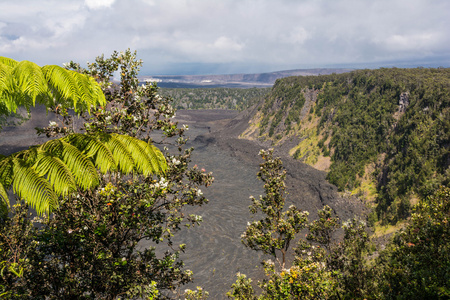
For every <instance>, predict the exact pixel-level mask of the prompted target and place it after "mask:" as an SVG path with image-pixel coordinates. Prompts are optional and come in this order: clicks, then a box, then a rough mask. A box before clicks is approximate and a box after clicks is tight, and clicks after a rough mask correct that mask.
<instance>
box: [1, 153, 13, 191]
mask: <svg viewBox="0 0 450 300" xmlns="http://www.w3.org/2000/svg"><path fill="white" fill-rule="evenodd" d="M12 181H13V163H12V157H2V158H1V159H0V183H1V184H2V185H3V187H4V188H5V189H6V190H8V189H9V188H10V186H11V184H12Z"/></svg>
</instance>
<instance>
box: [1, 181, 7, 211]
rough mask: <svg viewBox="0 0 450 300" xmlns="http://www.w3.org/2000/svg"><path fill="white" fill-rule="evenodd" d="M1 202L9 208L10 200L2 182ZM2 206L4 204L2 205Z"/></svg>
mask: <svg viewBox="0 0 450 300" xmlns="http://www.w3.org/2000/svg"><path fill="white" fill-rule="evenodd" d="M0 198H1V199H0V202H3V203H4V205H3V206H6V207H8V208H9V198H8V193H7V192H6V189H5V187H4V186H3V184H2V183H1V182H0ZM0 205H2V204H0Z"/></svg>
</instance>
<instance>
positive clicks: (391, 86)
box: [243, 68, 450, 223]
mask: <svg viewBox="0 0 450 300" xmlns="http://www.w3.org/2000/svg"><path fill="white" fill-rule="evenodd" d="M449 103H450V69H425V68H417V69H397V68H393V69H378V70H358V71H354V72H351V73H344V74H333V75H324V76H304V77H302V76H301V77H289V78H285V79H280V80H277V82H276V83H275V85H274V87H273V89H272V91H271V92H270V93H269V94H268V95H266V96H265V98H264V100H263V101H261V102H260V104H259V108H258V113H257V114H256V116H255V117H254V118H253V120H252V125H250V127H249V128H248V130H247V131H246V132H244V133H243V136H246V137H247V138H258V139H264V140H271V141H272V142H273V143H275V144H283V143H285V142H287V141H292V140H295V139H298V141H299V142H298V143H297V145H296V146H294V147H292V148H291V151H290V153H291V154H292V155H293V156H294V157H295V158H297V159H302V160H304V161H305V162H306V163H308V164H311V165H313V166H315V167H317V168H319V169H323V170H326V171H328V175H327V178H328V180H329V181H330V182H332V183H333V184H335V185H337V186H338V188H339V189H340V190H341V191H351V192H353V193H358V194H359V195H361V196H364V197H365V198H366V199H368V200H369V201H370V202H371V203H373V204H376V207H377V213H378V216H379V217H380V216H381V217H382V219H383V220H384V221H388V222H392V223H395V222H396V221H398V220H400V219H404V218H406V217H407V216H408V215H409V211H410V206H411V204H414V203H415V202H416V201H417V199H418V198H419V197H424V196H427V195H430V194H432V193H433V191H434V190H435V189H436V188H437V187H438V186H439V185H441V184H445V183H447V182H448V178H449V174H450V171H449V165H450V154H449V144H450V110H449Z"/></svg>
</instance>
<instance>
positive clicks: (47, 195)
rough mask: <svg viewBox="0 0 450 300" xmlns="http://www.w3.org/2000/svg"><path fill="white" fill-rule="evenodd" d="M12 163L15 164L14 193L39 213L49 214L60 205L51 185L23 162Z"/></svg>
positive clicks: (14, 160) (17, 160)
mask: <svg viewBox="0 0 450 300" xmlns="http://www.w3.org/2000/svg"><path fill="white" fill-rule="evenodd" d="M12 162H13V164H14V168H13V170H14V180H13V184H12V185H13V192H14V193H16V194H17V195H18V196H19V197H20V198H23V199H25V200H26V201H27V202H28V204H29V205H30V206H31V207H33V208H34V209H35V210H36V211H37V212H38V213H40V214H42V213H47V214H48V213H49V212H50V211H51V210H52V209H53V208H55V207H56V206H57V203H58V197H57V195H56V193H55V192H54V191H53V189H52V186H51V185H50V183H49V182H48V181H47V180H46V179H45V178H44V177H42V176H39V174H37V173H36V172H35V170H34V169H33V168H30V167H29V165H28V164H26V163H25V162H24V161H23V160H21V159H18V158H14V159H13V160H12Z"/></svg>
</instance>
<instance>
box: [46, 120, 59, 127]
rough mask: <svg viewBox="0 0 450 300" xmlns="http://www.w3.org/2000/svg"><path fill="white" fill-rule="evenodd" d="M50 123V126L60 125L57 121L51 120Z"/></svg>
mask: <svg viewBox="0 0 450 300" xmlns="http://www.w3.org/2000/svg"><path fill="white" fill-rule="evenodd" d="M48 125H49V126H50V127H56V126H58V124H56V122H55V121H50V123H48Z"/></svg>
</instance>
